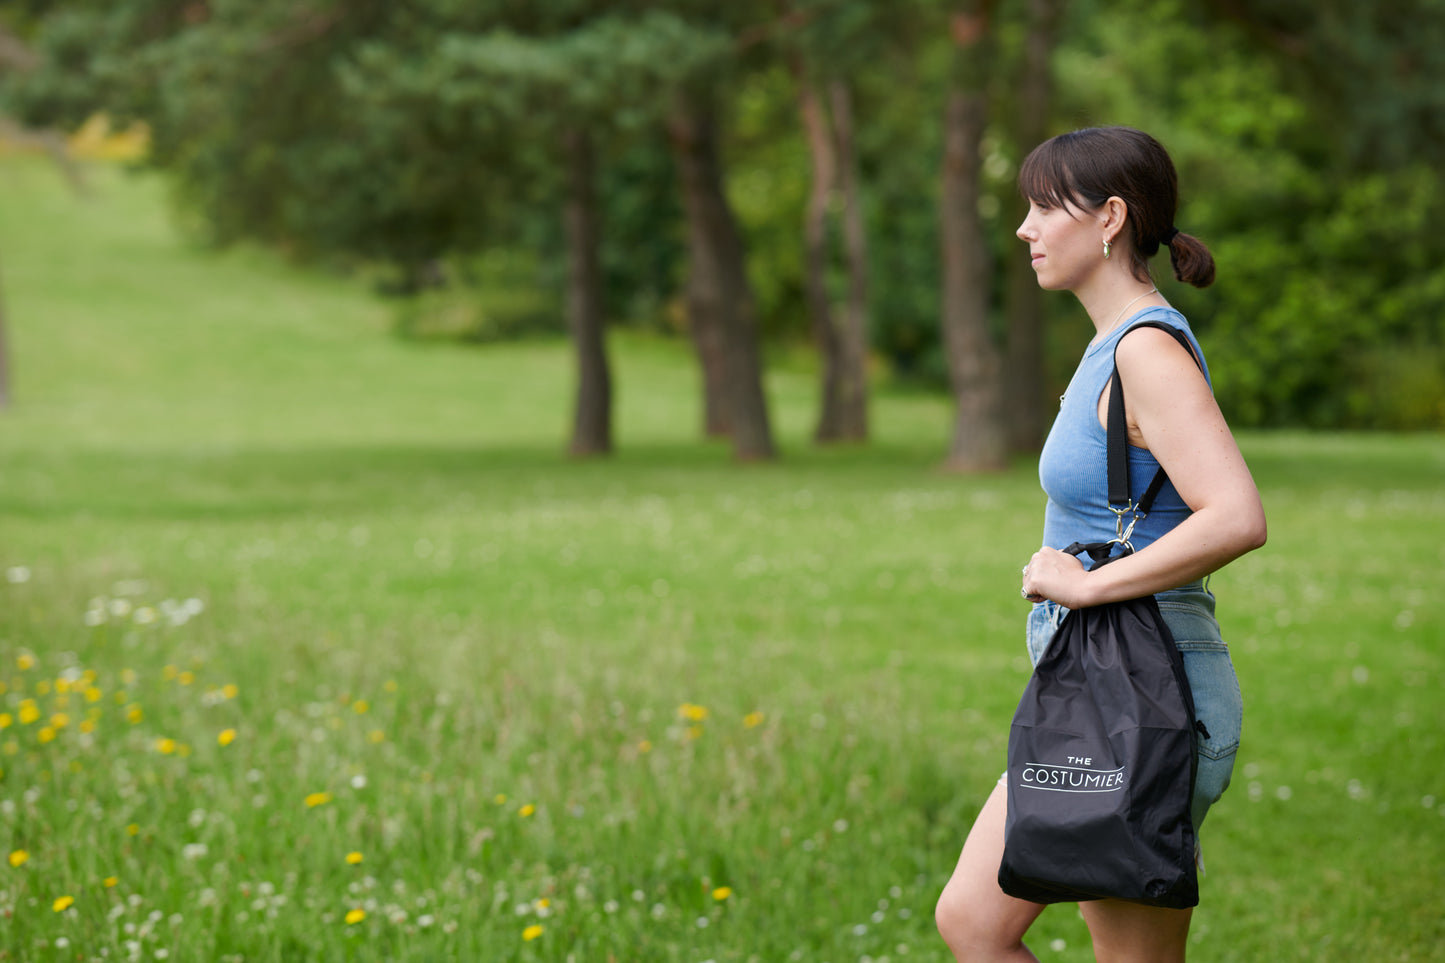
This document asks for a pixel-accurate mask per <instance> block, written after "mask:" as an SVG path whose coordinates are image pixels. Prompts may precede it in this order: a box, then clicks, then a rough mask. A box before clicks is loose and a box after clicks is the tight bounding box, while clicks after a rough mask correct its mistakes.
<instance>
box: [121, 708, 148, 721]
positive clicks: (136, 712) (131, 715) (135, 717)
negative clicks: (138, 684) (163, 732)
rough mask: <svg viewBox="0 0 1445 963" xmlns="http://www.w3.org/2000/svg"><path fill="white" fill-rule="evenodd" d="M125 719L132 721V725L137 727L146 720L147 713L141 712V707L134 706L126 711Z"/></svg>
mask: <svg viewBox="0 0 1445 963" xmlns="http://www.w3.org/2000/svg"><path fill="white" fill-rule="evenodd" d="M125 717H126V719H128V720H129V721H130V723H131V725H135V724H136V723H137V722H140V721H141V720H142V719H144V718H145V713H144V712H142V711H141V707H140V706H138V705H132V706H131V707H130V708H129V709H127V710H125Z"/></svg>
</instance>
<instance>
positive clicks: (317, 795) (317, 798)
mask: <svg viewBox="0 0 1445 963" xmlns="http://www.w3.org/2000/svg"><path fill="white" fill-rule="evenodd" d="M329 802H331V793H329V792H313V793H311V794H310V795H309V796H307V797H306V808H307V809H315V808H316V807H317V806H324V805H326V804H327V803H329Z"/></svg>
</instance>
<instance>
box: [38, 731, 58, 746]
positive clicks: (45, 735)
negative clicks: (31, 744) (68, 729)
mask: <svg viewBox="0 0 1445 963" xmlns="http://www.w3.org/2000/svg"><path fill="white" fill-rule="evenodd" d="M35 738H37V739H39V740H40V744H41V745H42V746H43V745H45V744H46V743H47V742H51V741H53V740H54V739H55V730H54V729H52V728H51V727H50V726H46V727H45V728H44V729H41V730H40V731H39V732H38V733H36V734H35Z"/></svg>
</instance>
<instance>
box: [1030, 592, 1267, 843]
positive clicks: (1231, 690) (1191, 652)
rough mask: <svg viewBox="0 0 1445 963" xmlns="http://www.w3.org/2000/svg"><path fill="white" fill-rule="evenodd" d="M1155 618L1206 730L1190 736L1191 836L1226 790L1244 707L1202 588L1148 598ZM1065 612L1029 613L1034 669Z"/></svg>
mask: <svg viewBox="0 0 1445 963" xmlns="http://www.w3.org/2000/svg"><path fill="white" fill-rule="evenodd" d="M1154 598H1155V599H1156V600H1157V601H1158V603H1159V614H1161V615H1162V616H1164V623H1165V624H1166V625H1168V626H1169V631H1170V632H1171V633H1173V635H1174V641H1175V644H1176V645H1178V646H1179V651H1180V653H1181V654H1182V655H1183V656H1184V672H1185V674H1186V675H1187V676H1188V677H1189V689H1190V692H1191V693H1193V696H1194V716H1195V718H1196V719H1198V720H1199V721H1200V722H1202V723H1204V728H1206V729H1208V730H1209V736H1208V737H1207V738H1206V737H1204V736H1203V735H1202V734H1196V736H1195V745H1196V746H1197V754H1198V758H1199V767H1198V770H1197V773H1196V775H1195V777H1194V802H1193V806H1192V809H1191V811H1190V816H1191V817H1192V819H1193V821H1194V828H1195V830H1196V831H1197V830H1198V829H1199V827H1200V825H1201V824H1203V822H1204V815H1205V813H1207V812H1208V811H1209V807H1210V806H1212V805H1214V803H1215V801H1217V800H1218V799H1219V797H1220V796H1222V795H1224V790H1225V788H1226V787H1228V786H1229V776H1230V774H1231V773H1232V772H1233V771H1234V757H1235V754H1236V752H1238V750H1239V733H1240V728H1241V726H1242V724H1243V721H1244V703H1243V700H1242V699H1241V698H1240V694H1239V680H1238V679H1237V678H1236V677H1235V674H1234V663H1233V662H1231V661H1230V659H1229V647H1228V646H1226V645H1225V644H1224V641H1223V639H1222V638H1221V636H1220V633H1219V623H1218V622H1217V621H1215V618H1214V595H1213V593H1211V592H1210V591H1209V590H1208V589H1207V588H1205V586H1204V583H1203V582H1202V581H1200V582H1191V583H1190V584H1188V585H1183V586H1180V587H1179V588H1177V589H1170V590H1169V591H1167V592H1160V593H1159V594H1158V595H1156V596H1155V597H1154ZM1068 611H1069V610H1068V609H1066V608H1064V607H1063V606H1062V605H1058V604H1057V603H1054V602H1039V603H1038V604H1036V605H1035V606H1034V608H1033V611H1032V612H1030V613H1029V621H1028V648H1029V661H1030V662H1032V663H1034V664H1035V665H1037V664H1038V661H1039V657H1040V656H1042V655H1043V653H1044V649H1046V648H1048V644H1049V640H1050V639H1052V638H1053V637H1054V630H1055V629H1057V628H1058V627H1059V623H1060V622H1062V621H1063V619H1064V616H1065V615H1066V614H1068Z"/></svg>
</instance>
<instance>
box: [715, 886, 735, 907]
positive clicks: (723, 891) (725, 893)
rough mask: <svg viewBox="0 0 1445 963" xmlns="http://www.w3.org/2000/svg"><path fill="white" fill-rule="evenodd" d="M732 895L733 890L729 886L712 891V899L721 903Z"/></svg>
mask: <svg viewBox="0 0 1445 963" xmlns="http://www.w3.org/2000/svg"><path fill="white" fill-rule="evenodd" d="M732 894H733V888H732V887H731V886H719V887H718V888H717V889H715V890H713V891H712V898H713V899H715V900H717V901H718V902H719V903H721V902H722V901H723V900H725V899H727V898H728V897H729V896H731V895H732Z"/></svg>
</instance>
